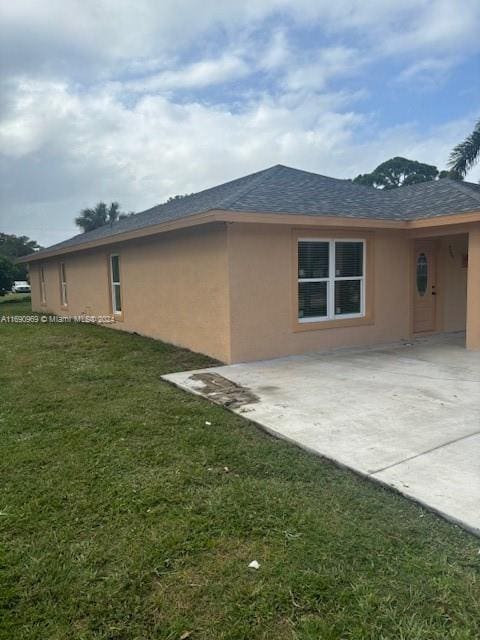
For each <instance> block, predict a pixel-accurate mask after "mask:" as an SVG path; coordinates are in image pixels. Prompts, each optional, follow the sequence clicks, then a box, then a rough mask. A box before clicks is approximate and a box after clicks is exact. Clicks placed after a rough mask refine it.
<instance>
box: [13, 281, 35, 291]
mask: <svg viewBox="0 0 480 640" xmlns="http://www.w3.org/2000/svg"><path fill="white" fill-rule="evenodd" d="M12 293H31V289H30V285H29V284H28V282H27V281H26V280H15V282H14V283H13V287H12Z"/></svg>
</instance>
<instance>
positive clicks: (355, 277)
mask: <svg viewBox="0 0 480 640" xmlns="http://www.w3.org/2000/svg"><path fill="white" fill-rule="evenodd" d="M364 315H365V241H364V240H323V239H322V240H320V239H319V240H316V239H315V240H314V239H301V240H299V241H298V319H299V322H320V321H323V320H336V319H339V320H340V319H342V318H359V317H362V316H364Z"/></svg>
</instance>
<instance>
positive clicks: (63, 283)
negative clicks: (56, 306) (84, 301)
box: [60, 262, 68, 307]
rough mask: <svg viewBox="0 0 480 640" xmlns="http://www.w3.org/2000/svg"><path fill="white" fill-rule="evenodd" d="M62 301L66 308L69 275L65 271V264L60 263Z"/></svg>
mask: <svg viewBox="0 0 480 640" xmlns="http://www.w3.org/2000/svg"><path fill="white" fill-rule="evenodd" d="M60 299H61V303H62V306H64V307H66V306H67V304H68V299H67V273H66V271H65V263H64V262H61V263H60Z"/></svg>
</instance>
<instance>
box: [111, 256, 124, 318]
mask: <svg viewBox="0 0 480 640" xmlns="http://www.w3.org/2000/svg"><path fill="white" fill-rule="evenodd" d="M110 279H111V282H112V309H113V313H122V295H121V291H120V256H119V255H117V254H115V255H111V256H110Z"/></svg>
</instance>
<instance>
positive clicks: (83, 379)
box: [0, 303, 480, 640]
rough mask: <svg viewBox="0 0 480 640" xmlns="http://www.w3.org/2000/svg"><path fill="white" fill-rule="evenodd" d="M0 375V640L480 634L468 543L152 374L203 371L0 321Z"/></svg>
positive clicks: (140, 349) (182, 355)
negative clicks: (257, 566) (257, 565)
mask: <svg viewBox="0 0 480 640" xmlns="http://www.w3.org/2000/svg"><path fill="white" fill-rule="evenodd" d="M28 312H29V307H28V304H27V303H22V304H20V303H16V304H13V305H8V304H5V305H2V308H1V310H0V316H2V315H5V314H8V313H11V314H12V315H18V314H19V313H28ZM0 362H1V370H0V396H1V404H0V429H1V443H2V455H1V458H0V475H1V478H2V493H1V499H0V511H1V515H0V529H1V530H0V540H1V541H2V543H1V544H2V549H1V552H0V563H1V567H0V581H1V582H0V585H1V586H0V594H1V595H0V638H2V640H13V639H14V638H15V640H25V639H29V640H31V639H38V640H47V639H48V640H60V639H64V638H65V639H69V640H70V639H79V640H93V639H96V640H106V639H109V640H140V639H141V640H153V639H154V638H155V639H157V640H158V639H162V640H163V639H165V640H167V639H168V640H170V639H171V640H174V639H179V638H181V637H182V635H183V634H186V633H187V632H189V633H190V636H188V637H189V638H190V639H191V640H200V639H202V640H217V639H220V640H223V639H225V640H226V639H228V640H234V639H235V640H237V639H238V640H240V639H242V640H255V639H272V640H286V639H289V640H290V639H291V640H294V639H302V640H307V639H308V640H319V639H321V640H333V639H335V640H340V639H344V640H382V639H384V640H386V639H391V640H402V639H404V640H420V639H421V640H435V639H438V640H440V639H441V640H445V639H452V638H455V639H459V640H460V639H461V640H466V639H470V638H471V639H472V640H473V639H474V638H475V639H477V638H478V637H480V616H479V614H478V603H479V601H480V555H479V549H480V541H479V540H478V539H476V538H474V537H472V536H470V535H469V534H467V533H465V532H463V531H462V530H460V529H458V528H457V527H455V526H453V525H451V524H449V523H447V522H444V521H443V520H441V519H439V518H437V517H436V516H434V515H433V514H431V513H429V512H427V511H425V510H423V509H422V508H420V507H418V506H416V505H415V504H413V503H410V502H409V501H407V500H405V499H403V498H402V497H400V496H398V495H395V494H394V493H391V492H389V491H388V490H385V489H382V488H381V487H378V486H375V485H374V484H371V483H369V482H368V481H366V480H363V479H361V478H359V477H357V476H355V475H354V474H351V473H349V472H348V471H345V470H341V469H338V468H336V467H335V466H334V465H332V464H330V463H328V462H326V461H323V460H320V459H318V458H315V457H313V456H310V455H308V454H307V453H305V452H302V451H300V450H297V449H295V447H293V446H291V445H288V444H286V443H284V442H281V441H277V440H274V439H272V438H270V437H269V436H267V435H265V434H264V433H262V432H261V431H259V430H258V429H256V428H255V427H254V426H253V425H251V424H249V423H248V422H246V421H245V420H243V419H241V418H240V417H238V416H235V415H233V414H230V413H228V412H226V411H225V410H223V409H222V408H220V407H217V406H213V405H210V404H209V403H207V402H206V401H204V400H202V399H200V398H197V397H194V396H191V395H188V394H185V393H183V392H182V391H180V390H178V389H176V388H174V387H172V386H170V385H168V384H166V383H164V382H163V381H162V380H161V379H160V376H161V375H162V374H163V373H166V372H171V371H176V370H182V369H186V368H195V367H202V366H206V365H208V364H209V362H211V361H209V359H208V358H206V357H204V356H201V355H198V354H193V353H190V352H188V351H185V350H181V349H177V348H174V347H172V346H169V345H166V344H163V343H161V342H157V341H153V340H149V339H146V338H142V337H140V336H135V335H128V334H125V333H121V332H116V331H114V330H111V329H107V328H102V327H96V326H90V325H49V324H46V325H41V324H37V325H32V324H5V323H0ZM207 422H210V423H211V424H207ZM227 469H228V471H227ZM254 559H256V560H258V561H259V562H260V563H261V567H260V569H259V570H258V571H255V570H253V569H249V568H248V567H247V565H248V563H249V562H250V561H251V560H254ZM184 637H186V636H184Z"/></svg>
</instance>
